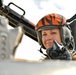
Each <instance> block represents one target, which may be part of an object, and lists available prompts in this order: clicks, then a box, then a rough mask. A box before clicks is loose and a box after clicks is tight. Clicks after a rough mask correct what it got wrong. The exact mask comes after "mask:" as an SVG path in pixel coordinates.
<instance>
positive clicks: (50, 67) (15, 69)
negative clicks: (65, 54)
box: [0, 60, 76, 75]
mask: <svg viewBox="0 0 76 75" xmlns="http://www.w3.org/2000/svg"><path fill="white" fill-rule="evenodd" d="M68 74H69V75H72V74H73V75H76V63H75V62H73V61H56V60H55V61H52V60H51V61H44V62H26V61H25V62H24V61H19V62H16V61H10V60H3V61H0V75H68Z"/></svg>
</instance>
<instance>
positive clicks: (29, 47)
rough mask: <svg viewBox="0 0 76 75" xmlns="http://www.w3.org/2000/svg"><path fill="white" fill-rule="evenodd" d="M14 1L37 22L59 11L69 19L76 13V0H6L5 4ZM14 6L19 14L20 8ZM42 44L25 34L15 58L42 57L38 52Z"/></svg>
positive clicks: (29, 18) (30, 18) (31, 19)
mask: <svg viewBox="0 0 76 75" xmlns="http://www.w3.org/2000/svg"><path fill="white" fill-rule="evenodd" d="M9 2H13V3H15V4H16V5H18V6H20V7H21V8H23V9H24V10H25V12H26V14H25V16H24V17H25V18H27V19H28V20H30V21H31V22H33V23H34V24H36V23H37V22H38V20H39V19H40V18H42V17H43V16H44V15H46V14H49V13H58V14H61V15H63V16H65V17H66V18H67V19H69V18H71V17H72V16H73V15H74V14H76V3H75V0H4V5H8V3H9ZM11 8H13V9H14V10H15V11H16V12H18V13H19V14H23V12H22V11H20V10H19V9H16V8H15V7H13V6H12V7H11ZM39 48H40V46H39V44H38V43H37V42H35V41H34V40H32V39H30V38H29V37H27V36H25V35H24V36H23V39H22V42H21V43H20V45H19V47H18V48H17V50H16V55H15V58H22V59H29V60H37V59H39V58H40V57H41V54H40V53H39V52H38V50H39Z"/></svg>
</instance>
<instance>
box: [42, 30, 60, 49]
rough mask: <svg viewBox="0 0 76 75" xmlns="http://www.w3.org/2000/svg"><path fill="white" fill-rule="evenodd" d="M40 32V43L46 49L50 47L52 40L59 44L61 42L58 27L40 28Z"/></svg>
mask: <svg viewBox="0 0 76 75" xmlns="http://www.w3.org/2000/svg"><path fill="white" fill-rule="evenodd" d="M41 34H42V43H43V45H44V47H45V48H46V49H48V48H50V47H52V45H53V40H55V41H57V42H58V43H59V44H60V43H61V38H60V31H59V29H52V30H42V32H41Z"/></svg>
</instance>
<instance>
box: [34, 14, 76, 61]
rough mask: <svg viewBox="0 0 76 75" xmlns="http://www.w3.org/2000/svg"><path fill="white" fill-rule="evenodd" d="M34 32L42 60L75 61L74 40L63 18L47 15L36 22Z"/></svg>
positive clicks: (58, 15) (56, 15) (57, 15)
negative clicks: (42, 56)
mask: <svg viewBox="0 0 76 75" xmlns="http://www.w3.org/2000/svg"><path fill="white" fill-rule="evenodd" d="M35 30H36V32H37V39H38V43H39V44H40V46H41V47H40V50H39V51H40V52H41V53H42V54H43V55H44V56H45V58H44V59H57V60H73V59H75V58H74V55H75V43H74V38H73V36H72V34H71V28H70V27H69V25H68V24H67V23H66V18H65V17H64V16H62V15H60V14H57V13H51V14H47V15H45V16H44V17H43V18H41V19H40V20H39V21H38V23H37V25H36V26H35ZM44 51H45V52H44Z"/></svg>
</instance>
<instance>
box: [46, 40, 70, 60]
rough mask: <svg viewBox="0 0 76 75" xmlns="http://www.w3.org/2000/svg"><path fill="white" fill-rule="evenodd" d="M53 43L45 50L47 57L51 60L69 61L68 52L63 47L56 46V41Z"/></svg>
mask: <svg viewBox="0 0 76 75" xmlns="http://www.w3.org/2000/svg"><path fill="white" fill-rule="evenodd" d="M53 42H54V44H53V46H52V47H51V48H48V49H47V50H46V53H47V56H48V57H50V58H51V59H61V60H71V54H70V52H69V50H66V48H65V47H64V46H62V45H60V44H58V43H57V42H56V41H53Z"/></svg>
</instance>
